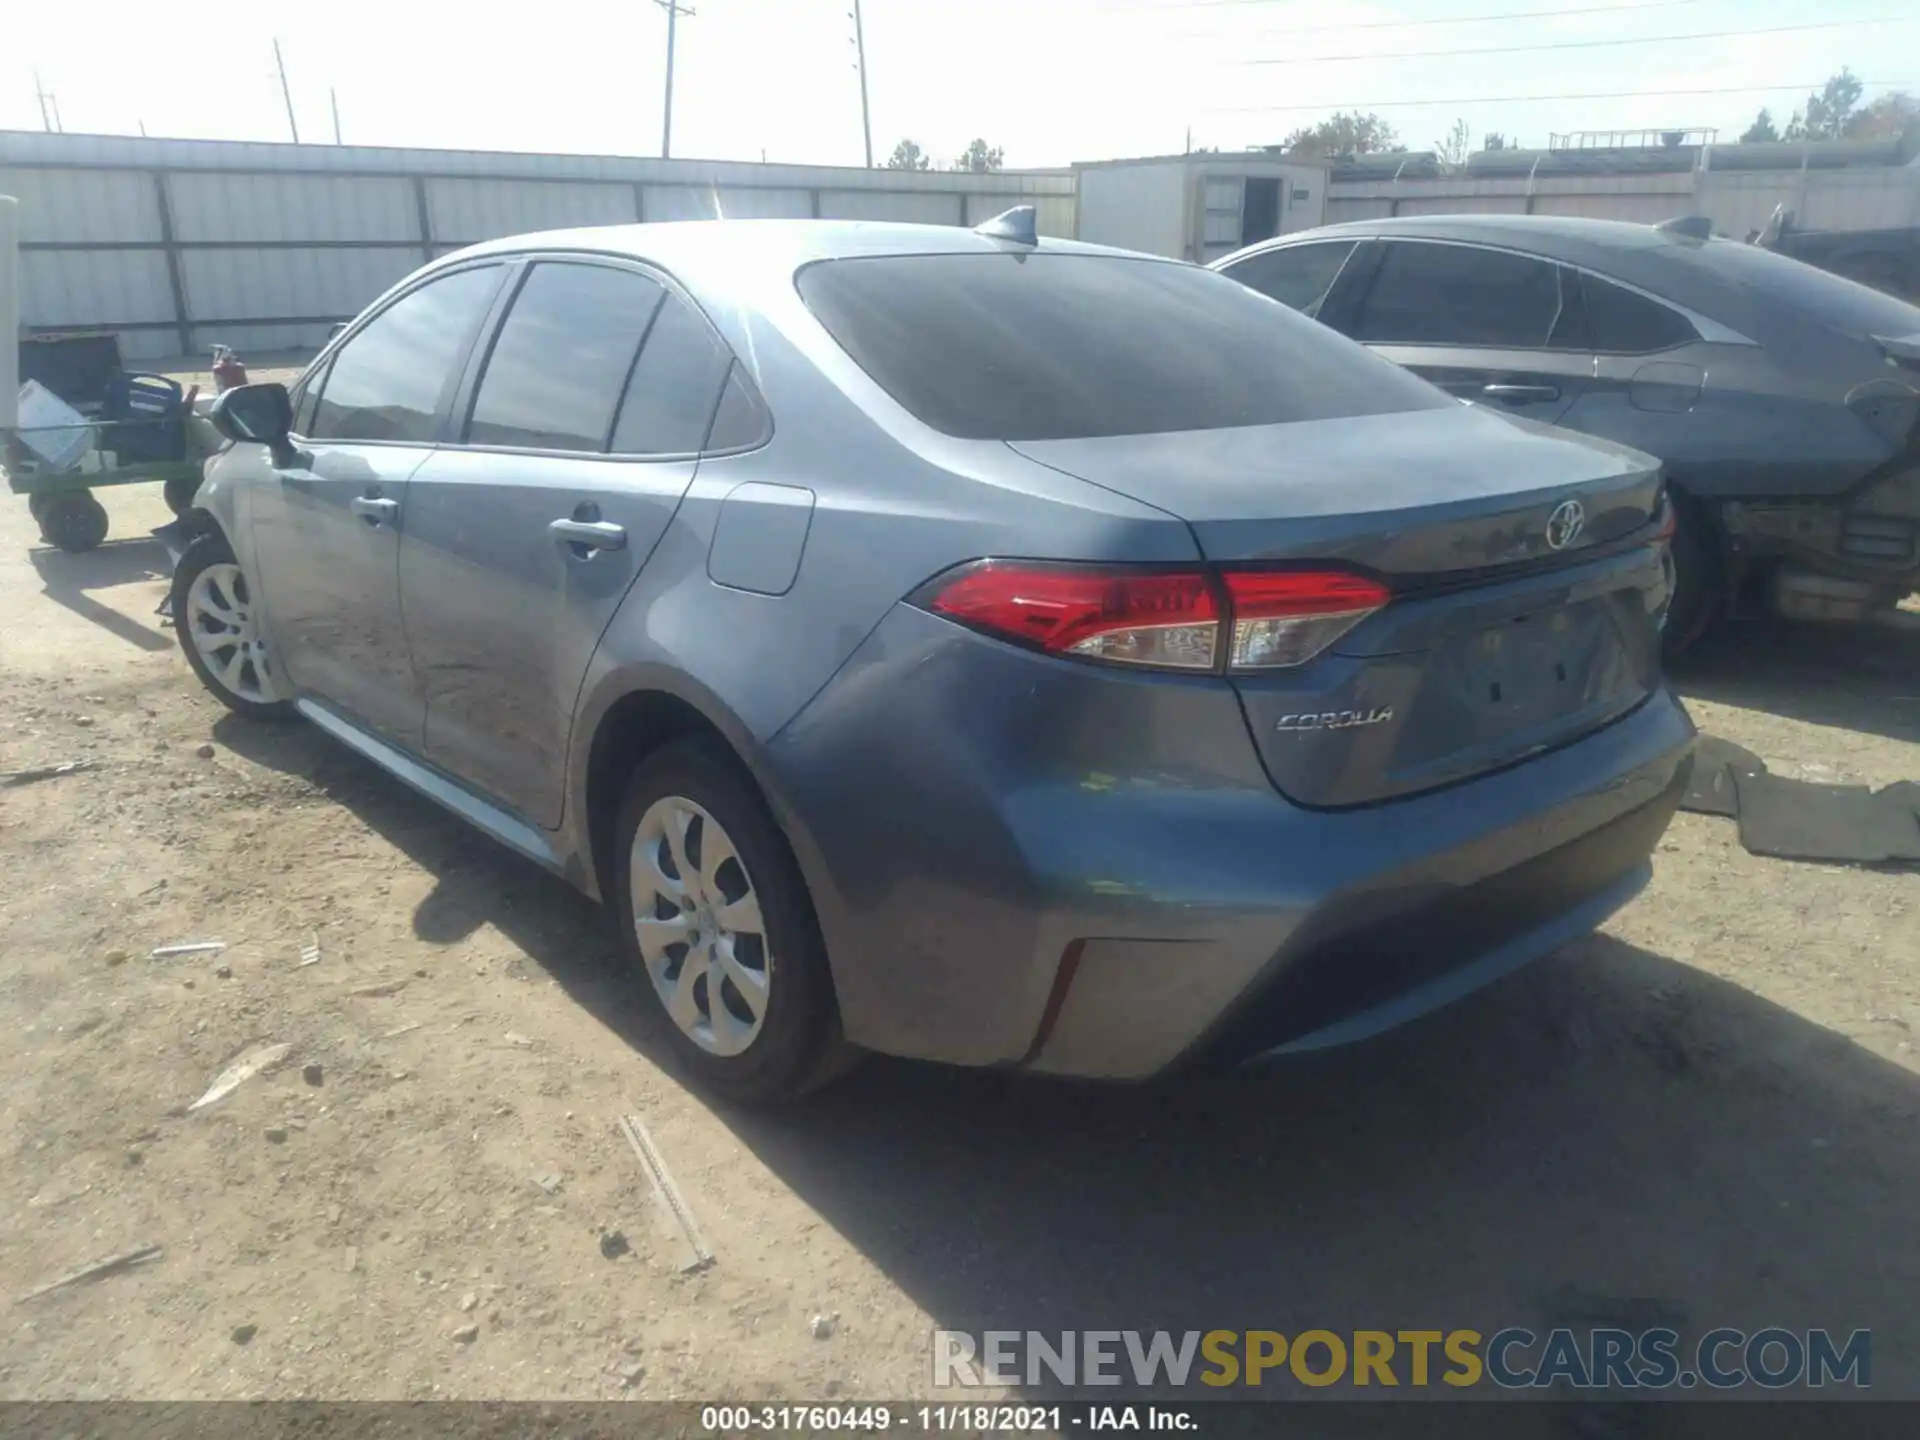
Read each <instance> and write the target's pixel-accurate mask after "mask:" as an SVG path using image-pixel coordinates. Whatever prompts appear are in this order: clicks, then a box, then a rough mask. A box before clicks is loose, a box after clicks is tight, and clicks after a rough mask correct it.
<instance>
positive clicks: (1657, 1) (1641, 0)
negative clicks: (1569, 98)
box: [1156, 0, 1707, 35]
mask: <svg viewBox="0 0 1920 1440" xmlns="http://www.w3.org/2000/svg"><path fill="white" fill-rule="evenodd" d="M1248 3H1252V0H1188V4H1186V5H1178V6H1167V7H1165V9H1166V10H1169V11H1173V10H1185V9H1188V8H1190V7H1191V8H1195V9H1198V8H1200V7H1202V6H1209V5H1244V4H1248ZM1705 3H1707V0H1631V3H1629V4H1625V5H1582V6H1579V7H1577V8H1575V9H1571V10H1566V9H1562V10H1507V11H1503V12H1501V13H1500V14H1497V15H1488V14H1480V15H1447V16H1436V17H1434V18H1432V19H1428V20H1342V21H1335V22H1333V23H1331V24H1327V25H1280V26H1276V27H1273V28H1271V29H1261V30H1253V31H1249V32H1248V33H1249V34H1253V35H1318V34H1321V33H1323V32H1325V31H1328V30H1411V29H1413V28H1414V27H1415V26H1416V25H1478V24H1483V23H1485V22H1487V21H1493V20H1542V19H1548V18H1551V17H1553V16H1556V15H1623V14H1628V13H1630V12H1632V11H1635V10H1672V9H1675V8H1677V7H1679V6H1681V5H1700V4H1705ZM1156 8H1158V7H1156Z"/></svg>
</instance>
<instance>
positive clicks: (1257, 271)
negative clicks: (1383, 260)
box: [1220, 240, 1354, 315]
mask: <svg viewBox="0 0 1920 1440" xmlns="http://www.w3.org/2000/svg"><path fill="white" fill-rule="evenodd" d="M1353 246H1354V242H1353V241H1351V240H1340V241H1331V240H1330V241H1323V242H1321V243H1319V244H1316V245H1289V246H1287V247H1285V248H1284V249H1281V250H1268V251H1265V252H1263V253H1262V254H1259V255H1249V256H1248V257H1247V258H1246V259H1244V260H1242V261H1240V262H1239V263H1238V264H1236V265H1230V266H1227V267H1226V268H1225V269H1223V270H1222V271H1221V272H1220V273H1221V274H1222V275H1228V276H1231V277H1232V278H1233V279H1235V280H1238V281H1239V282H1240V283H1241V284H1242V285H1245V286H1248V287H1250V288H1251V289H1254V290H1258V291H1259V292H1260V293H1261V294H1262V295H1265V296H1266V297H1267V298H1268V299H1270V300H1278V301H1279V302H1280V303H1281V304H1282V305H1285V306H1287V307H1288V308H1289V309H1293V310H1298V311H1301V312H1302V313H1304V314H1308V315H1311V314H1312V313H1313V312H1314V310H1315V308H1316V307H1318V305H1319V304H1320V302H1321V301H1322V300H1324V299H1326V298H1327V291H1329V290H1331V289H1332V288H1333V282H1334V281H1335V280H1336V279H1338V278H1339V275H1340V268H1341V266H1343V265H1345V264H1346V263H1347V256H1349V255H1351V254H1352V253H1353Z"/></svg>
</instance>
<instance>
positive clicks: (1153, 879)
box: [173, 213, 1692, 1099]
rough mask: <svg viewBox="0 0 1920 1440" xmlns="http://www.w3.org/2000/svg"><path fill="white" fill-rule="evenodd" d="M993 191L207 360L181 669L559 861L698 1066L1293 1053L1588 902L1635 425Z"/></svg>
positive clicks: (453, 277) (1635, 480)
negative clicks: (1571, 410) (1467, 383)
mask: <svg viewBox="0 0 1920 1440" xmlns="http://www.w3.org/2000/svg"><path fill="white" fill-rule="evenodd" d="M1023 222H1024V223H1023ZM1029 225H1030V216H1023V215H1021V214H1018V213H1014V214H1012V215H1010V216H1009V217H1003V219H1002V220H1001V221H1000V222H999V223H997V224H991V225H989V226H986V227H982V229H981V230H980V231H967V230H957V229H941V228H934V227H919V226H901V225H866V224H845V223H831V222H815V223H804V222H771V221H746V222H723V223H714V224H693V225H649V226H639V227H623V228H616V229H596V230H575V231H566V232H560V233H553V234H544V235H532V236H521V237H517V238H514V239H509V240H501V241H495V242H491V243H488V244H484V245H480V246H476V247H474V248H472V249H469V250H464V251H461V252H460V253H458V254H455V255H449V256H447V257H446V258H444V259H442V260H439V261H436V262H435V263H433V264H431V265H429V266H427V267H426V268H425V269H423V270H421V271H419V272H418V273H416V274H414V275H412V276H410V277H408V278H407V279H406V280H404V281H402V282H401V283H400V284H399V285H397V286H395V287H394V288H393V289H392V290H391V291H389V292H388V293H387V294H386V295H384V296H382V297H381V298H380V299H379V300H378V301H376V302H375V303H374V304H373V305H372V306H371V307H369V308H368V309H367V310H366V311H365V313H364V314H362V315H361V316H360V317H359V318H358V319H357V320H356V321H355V322H354V323H353V324H352V325H351V326H349V327H348V328H347V329H346V330H345V331H344V332H343V333H341V334H340V335H338V336H336V337H335V338H334V339H333V340H332V341H331V342H330V343H329V344H328V346H327V348H326V349H325V350H324V351H323V352H322V353H321V355H320V356H319V358H318V359H316V360H315V361H314V363H313V364H312V366H311V367H310V368H309V369H308V370H307V371H306V373H305V375H304V376H302V377H301V379H300V380H299V382H298V383H297V384H295V385H293V386H292V387H291V389H290V390H288V389H285V388H282V387H280V386H277V385H252V386H248V387H246V388H244V389H240V390H235V391H232V392H229V393H228V394H227V395H226V396H224V397H223V399H222V401H221V403H220V405H219V407H218V415H217V423H218V424H219V425H220V426H221V427H222V430H223V432H224V433H225V434H226V435H227V436H228V437H229V439H230V440H232V441H233V442H234V443H233V444H231V445H230V446H229V447H228V448H227V449H226V450H225V451H224V452H223V453H222V454H220V455H219V456H217V457H216V458H215V459H214V460H213V461H211V462H210V463H209V465H208V469H207V476H206V481H205V484H204V485H203V486H202V488H201V491H200V493H199V496H198V497H197V500H196V509H195V510H194V511H193V512H192V514H193V519H194V521H195V523H196V524H197V526H198V528H199V531H200V533H199V535H198V538H196V539H195V540H194V542H193V544H192V545H191V547H190V548H189V549H188V550H187V552H186V553H185V555H184V556H183V557H182V559H181V561H180V564H179V566H178V569H177V571H176V574H175V577H174V585H173V603H174V613H175V615H176V617H177V622H178V627H179V633H180V636H181V641H182V644H183V648H184V650H185V652H186V657H187V659H188V661H189V662H190V664H191V665H192V667H193V669H194V670H195V672H196V673H197V674H198V675H199V677H200V679H201V680H202V681H203V682H204V683H205V684H206V685H207V686H208V687H209V688H210V689H211V690H212V691H213V692H214V693H215V694H216V695H218V696H219V697H220V698H221V699H222V700H223V701H225V702H226V703H227V704H228V705H230V706H231V707H232V708H233V709H235V710H237V711H239V712H241V713H242V714H244V715H248V716H254V717H258V718H261V719H267V718H272V717H276V716H282V715H291V714H297V715H300V716H304V717H305V718H306V719H307V720H309V721H311V722H312V723H314V724H316V725H319V726H320V727H322V728H323V729H324V730H326V731H327V732H329V733H330V734H331V735H333V736H334V737H336V738H337V739H338V740H340V741H341V742H343V743H344V744H346V745H348V746H351V747H352V748H353V749H355V750H357V751H359V752H360V753H361V754H363V755H365V756H368V757H370V758H371V759H372V760H374V761H375V762H376V763H378V764H379V765H381V766H384V767H385V768H386V769H388V770H389V771H390V772H392V773H393V774H394V775H395V776H397V777H398V778H400V779H401V780H404V781H406V782H407V783H409V784H411V785H413V786H416V787H417V788H419V789H420V790H422V791H424V792H425V793H426V794H427V795H429V796H431V797H432V798H433V799H435V800H437V801H439V802H441V803H442V804H444V805H447V806H449V807H450V808H452V809H453V810H454V811H456V812H457V813H459V814H460V815H462V816H464V817H465V818H467V819H468V820H469V821H471V822H472V823H473V824H474V825H476V826H477V827H479V828H480V829H481V830H483V831H485V832H487V833H488V834H490V835H492V836H494V837H495V838H496V839H498V840H500V841H502V842H504V843H505V844H507V845H510V846H512V847H513V848H514V849H516V850H518V851H520V852H521V853H522V854H524V855H527V856H529V857H530V858H532V859H534V860H536V861H538V862H539V863H541V864H543V865H545V866H548V867H549V868H551V869H553V870H555V871H557V872H558V873H559V874H561V875H563V876H565V877H566V878H567V879H569V880H570V881H572V882H573V883H574V884H576V885H578V886H579V887H580V888H581V889H583V890H585V891H587V892H588V893H589V894H592V895H596V896H598V897H600V898H601V899H603V900H604V901H605V902H606V903H607V904H608V905H609V906H611V907H612V908H613V909H614V910H615V911H616V912H617V914H618V917H619V926H620V932H621V936H622V939H623V943H624V953H625V955H626V958H627V960H628V962H629V963H631V964H632V965H633V966H634V967H635V970H636V972H637V974H639V975H643V976H644V977H645V989H646V992H648V993H649V994H650V996H651V998H652V999H657V1002H658V1006H659V1009H660V1011H661V1012H662V1014H663V1016H664V1018H665V1020H666V1021H668V1022H669V1023H668V1024H667V1026H666V1027H665V1028H666V1030H667V1033H668V1034H669V1035H670V1036H671V1037H672V1042H673V1044H674V1045H675V1047H676V1048H677V1049H678V1051H679V1052H680V1053H681V1055H682V1056H683V1058H684V1060H685V1061H686V1062H687V1064H688V1065H689V1067H690V1068H691V1069H692V1070H694V1071H695V1072H696V1073H697V1074H698V1075H699V1076H700V1077H701V1078H703V1079H704V1080H706V1081H707V1082H708V1083H709V1084H711V1085H712V1086H713V1087H714V1088H716V1089H717V1090H720V1091H723V1092H725V1093H728V1094H731V1095H734V1096H737V1097H742V1098H750V1099H769V1098H774V1097H779V1096H783V1095H790V1094H795V1093H798V1092H800V1091H803V1090H805V1089H806V1088H807V1087H808V1086H810V1085H812V1084H815V1083H818V1082H819V1081H820V1080H821V1079H823V1078H825V1077H826V1076H828V1075H830V1074H832V1073H833V1072H834V1071H835V1070H836V1069H837V1068H838V1067H839V1066H840V1065H841V1064H843V1063H844V1060H845V1058H846V1057H847V1056H848V1055H851V1054H854V1053H857V1052H858V1051H859V1050H860V1049H862V1048H864V1049H872V1050H879V1051H885V1052H888V1053H891V1054H896V1055H910V1056H921V1057H925V1058H928V1059H933V1060H942V1061H948V1062H952V1063H955V1064H962V1065H998V1066H1012V1067H1026V1068H1029V1069H1032V1070H1036V1071H1046V1072H1053V1073H1058V1074H1067V1075H1082V1076H1105V1077H1116V1078H1119V1077H1143V1076H1149V1075H1154V1074H1157V1073H1160V1072H1162V1071H1165V1070H1167V1069H1169V1068H1170V1067H1173V1066H1176V1065H1180V1064H1184V1063H1191V1062H1194V1061H1197V1060H1201V1059H1215V1058H1225V1059H1245V1058H1249V1057H1253V1056H1259V1055H1263V1054H1269V1053H1273V1052H1275V1051H1284V1050H1301V1049H1312V1048H1316V1047H1320V1046H1325V1045H1331V1044H1337V1043H1340V1042H1343V1041H1348V1040H1352V1039H1357V1038H1359V1037H1362V1036H1365V1035H1369V1034H1372V1033H1375V1032H1377V1031H1379V1030H1382V1029H1385V1028H1386V1027H1388V1026H1390V1025H1393V1024H1395V1023H1397V1022H1399V1021H1401V1020H1403V1019H1406V1018H1408V1017H1410V1016H1413V1015H1416V1014H1419V1013H1421V1012H1423V1011H1426V1010H1429V1009H1432V1008H1433V1007H1435V1006H1437V1005H1439V1004H1442V1003H1444V1002H1445V1001H1448V1000H1450V999H1453V998H1455V997H1457V996H1459V995H1461V994H1464V993H1466V992H1467V991H1469V990H1471V989H1473V988H1474V987H1476V986H1478V985H1481V984H1484V983H1486V982H1487V981H1490V980H1492V979H1494V978H1495V977H1497V976H1499V975H1502V974H1505V973H1506V972H1508V971H1510V970H1512V969H1514V968H1515V967H1516V966H1518V965H1520V964H1522V963H1523V962H1525V961H1527V960H1529V959H1531V958H1533V957H1535V956H1538V955H1540V954H1543V953H1545V952H1547V951H1549V950H1551V949H1553V948H1555V947H1556V946H1559V945H1561V944H1562V943H1564V942H1565V941H1568V940H1570V939H1572V938H1574V937H1576V936H1578V935H1581V934H1583V933H1584V932H1586V931H1588V930H1591V929H1592V928H1593V927H1594V926H1595V925H1597V924H1598V923H1599V922H1600V921H1601V920H1602V919H1604V918H1605V917H1606V916H1607V915H1608V914H1610V913H1611V912H1612V911H1614V910H1615V909H1617V908H1618V907H1619V906H1621V905H1622V904H1624V903H1625V902H1626V901H1627V900H1628V899H1629V898H1630V897H1632V896H1633V895H1634V893H1635V892H1636V891H1637V890H1638V889H1639V888H1640V887H1641V886H1642V885H1643V884H1644V883H1645V882H1646V880H1647V878H1648V875H1649V865H1648V857H1649V856H1650V855H1651V854H1652V852H1653V850H1654V847H1655V844H1656V842H1657V841H1658V839H1659V837H1660V834H1661V832H1662V831H1663V830H1664V829H1665V828H1666V825H1667V823H1668V820H1669V819H1670V817H1671V816H1672V814H1673V811H1674V809H1675V806H1676V803H1677V801H1678V799H1679V797H1680V794H1681V791H1682V789H1683V787H1684V785H1685V781H1686V777H1687V770H1688V767H1689V765H1690V763H1691V762H1690V753H1691V752H1690V746H1691V741H1692V727H1691V726H1690V724H1689V722H1688V720H1687V717H1686V714H1685V712H1684V711H1683V710H1682V709H1681V707H1680V705H1679V704H1678V703H1677V702H1676V701H1675V699H1674V697H1673V696H1672V694H1671V693H1670V692H1669V691H1668V690H1667V688H1666V686H1665V684H1664V683H1663V681H1662V678H1661V673H1660V669H1659V658H1658V657H1659V643H1658V640H1659V628H1660V625H1661V621H1662V617H1663V614H1664V611H1665V607H1666V604H1667V600H1668V591H1669V574H1668V569H1667V555H1666V543H1665V542H1666V536H1667V534H1668V530H1669V525H1670V518H1669V515H1668V512H1667V508H1666V502H1665V499H1664V497H1663V495H1662V489H1661V479H1660V475H1659V471H1658V467H1657V465H1656V463H1655V462H1654V461H1652V460H1650V459H1648V458H1647V457H1646V456H1644V455H1642V454H1639V453H1638V452H1635V451H1632V450H1628V449H1625V448H1623V447H1621V446H1618V445H1613V444H1608V443H1605V442H1601V441H1597V440H1591V439H1586V438H1582V437H1579V436H1574V435H1569V434H1563V433H1560V432H1558V431H1554V430H1549V429H1546V428H1544V427H1541V426H1538V425H1535V424H1531V423H1528V422H1526V421H1520V420H1514V419H1511V418H1508V417H1506V416H1503V415H1500V414H1495V413H1490V412H1488V411H1487V410H1484V409H1481V408H1479V407H1477V406H1471V405H1464V404H1461V403H1460V402H1459V401H1457V400H1455V399H1452V398H1450V397H1448V396H1447V395H1444V394H1442V393H1441V392H1440V391H1439V390H1436V389H1434V388H1433V387H1431V386H1429V385H1428V384H1427V383H1426V382H1424V381H1422V380H1419V379H1416V378H1415V377H1413V376H1411V375H1409V374H1407V373H1406V372H1405V371H1403V370H1401V369H1399V368H1397V367H1396V366H1394V365H1393V364H1391V363H1390V362H1388V361H1386V360H1382V359H1379V358H1377V357H1375V356H1373V355H1371V354H1369V353H1368V352H1367V351H1366V350H1364V349H1362V348H1361V347H1360V346H1358V345H1356V344H1353V343H1351V342H1350V341H1348V340H1345V339H1343V338H1341V337H1340V336H1339V335H1336V334H1334V333H1333V332H1332V331H1330V330H1327V329H1325V328H1324V327H1322V326H1319V325H1317V324H1315V323H1313V322H1312V321H1310V320H1307V319H1304V318H1302V317H1301V316H1299V315H1297V314H1295V313H1293V312H1292V311H1290V310H1288V309H1287V308H1286V307H1285V306H1283V305H1280V304H1278V303H1276V302H1274V301H1272V300H1269V299H1267V298H1265V297H1263V296H1261V295H1258V294H1256V293H1254V292H1253V291H1251V290H1248V289H1247V288H1246V287H1245V286H1242V285H1240V284H1238V283H1237V282H1235V281H1233V280H1230V279H1227V278H1226V277H1224V276H1221V275H1216V274H1212V273H1209V272H1208V271H1205V270H1201V269H1197V268H1195V267H1192V266H1188V265H1182V264H1176V263H1172V262H1168V261H1163V260H1156V259H1150V258H1147V257H1144V256H1138V255H1130V254H1125V253H1122V252H1118V251H1111V250H1103V249H1099V248H1096V247H1093V246H1089V245H1078V244H1072V243H1068V242H1064V241H1054V240H1039V241H1035V240H1034V239H1033V238H1032V236H1031V232H1030V229H1029V228H1028V226H1029Z"/></svg>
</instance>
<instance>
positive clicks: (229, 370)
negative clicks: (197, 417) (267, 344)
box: [213, 345, 247, 395]
mask: <svg viewBox="0 0 1920 1440" xmlns="http://www.w3.org/2000/svg"><path fill="white" fill-rule="evenodd" d="M213 383H214V388H215V389H216V390H218V391H219V392H220V393H221V394H223V395H224V394H225V393H226V392H227V391H229V390H232V389H235V388H236V387H238V386H241V385H244V384H246V383H247V367H246V366H244V365H242V364H241V363H240V357H239V356H238V355H236V354H234V353H233V351H232V350H230V349H228V348H227V347H226V346H225V345H216V346H214V347H213Z"/></svg>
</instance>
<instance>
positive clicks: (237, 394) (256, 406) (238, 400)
mask: <svg viewBox="0 0 1920 1440" xmlns="http://www.w3.org/2000/svg"><path fill="white" fill-rule="evenodd" d="M207 418H208V419H209V420H211V421H212V422H213V428H214V429H216V430H218V431H219V432H220V433H221V434H222V435H224V436H226V437H227V439H229V440H239V441H243V442H246V443H249V444H254V445H265V446H266V447H267V448H268V449H269V450H270V451H272V452H273V463H274V464H275V465H279V466H282V467H285V466H288V465H291V464H292V463H293V447H292V446H291V445H289V444H288V443H287V436H288V434H289V433H290V432H291V431H292V429H293V400H292V399H291V398H290V397H289V396H288V394H287V387H286V386H284V385H282V384H279V383H278V382H266V383H263V384H259V385H240V386H236V387H235V388H234V389H232V390H228V391H226V392H225V393H223V394H222V395H221V396H220V398H219V399H217V400H215V401H214V402H213V409H212V410H211V411H209V412H208V415H207Z"/></svg>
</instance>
